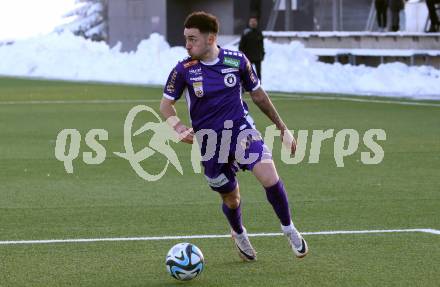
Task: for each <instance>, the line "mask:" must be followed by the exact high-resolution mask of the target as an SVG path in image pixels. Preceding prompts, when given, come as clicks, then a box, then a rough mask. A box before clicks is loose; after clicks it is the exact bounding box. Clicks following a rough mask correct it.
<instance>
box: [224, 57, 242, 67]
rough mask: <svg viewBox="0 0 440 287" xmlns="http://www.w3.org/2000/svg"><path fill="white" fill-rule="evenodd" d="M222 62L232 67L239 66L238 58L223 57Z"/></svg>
mask: <svg viewBox="0 0 440 287" xmlns="http://www.w3.org/2000/svg"><path fill="white" fill-rule="evenodd" d="M223 64H225V65H227V66H230V67H233V68H238V67H240V60H237V59H234V58H229V57H225V59H224V60H223Z"/></svg>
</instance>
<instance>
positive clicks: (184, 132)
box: [174, 123, 194, 144]
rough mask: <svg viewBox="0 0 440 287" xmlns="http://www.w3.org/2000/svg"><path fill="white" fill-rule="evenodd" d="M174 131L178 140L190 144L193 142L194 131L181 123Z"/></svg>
mask: <svg viewBox="0 0 440 287" xmlns="http://www.w3.org/2000/svg"><path fill="white" fill-rule="evenodd" d="M174 130H175V131H176V132H177V134H178V137H179V140H180V141H182V142H184V143H187V144H192V143H193V141H194V130H193V129H192V128H188V127H187V126H185V125H184V124H182V123H178V124H177V125H176V126H175V127H174Z"/></svg>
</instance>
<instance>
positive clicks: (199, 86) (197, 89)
mask: <svg viewBox="0 0 440 287" xmlns="http://www.w3.org/2000/svg"><path fill="white" fill-rule="evenodd" d="M193 89H194V94H195V95H196V97H198V98H201V97H203V82H194V83H193Z"/></svg>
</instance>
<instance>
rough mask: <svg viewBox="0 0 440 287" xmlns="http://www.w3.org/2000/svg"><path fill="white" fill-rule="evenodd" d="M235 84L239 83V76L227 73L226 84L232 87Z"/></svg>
mask: <svg viewBox="0 0 440 287" xmlns="http://www.w3.org/2000/svg"><path fill="white" fill-rule="evenodd" d="M235 84H237V77H236V76H235V75H234V74H227V75H226V76H225V85H226V86H227V87H230V88H232V87H233V86H235Z"/></svg>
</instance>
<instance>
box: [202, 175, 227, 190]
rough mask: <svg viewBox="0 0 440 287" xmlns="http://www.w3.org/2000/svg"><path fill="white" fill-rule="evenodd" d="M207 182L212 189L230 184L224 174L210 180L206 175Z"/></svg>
mask: <svg viewBox="0 0 440 287" xmlns="http://www.w3.org/2000/svg"><path fill="white" fill-rule="evenodd" d="M205 178H206V181H207V182H208V184H209V185H210V186H212V187H221V186H223V185H225V184H227V183H228V182H229V179H228V178H227V177H226V175H225V174H224V173H222V174H220V175H219V176H217V177H216V178H210V177H208V176H206V175H205Z"/></svg>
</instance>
